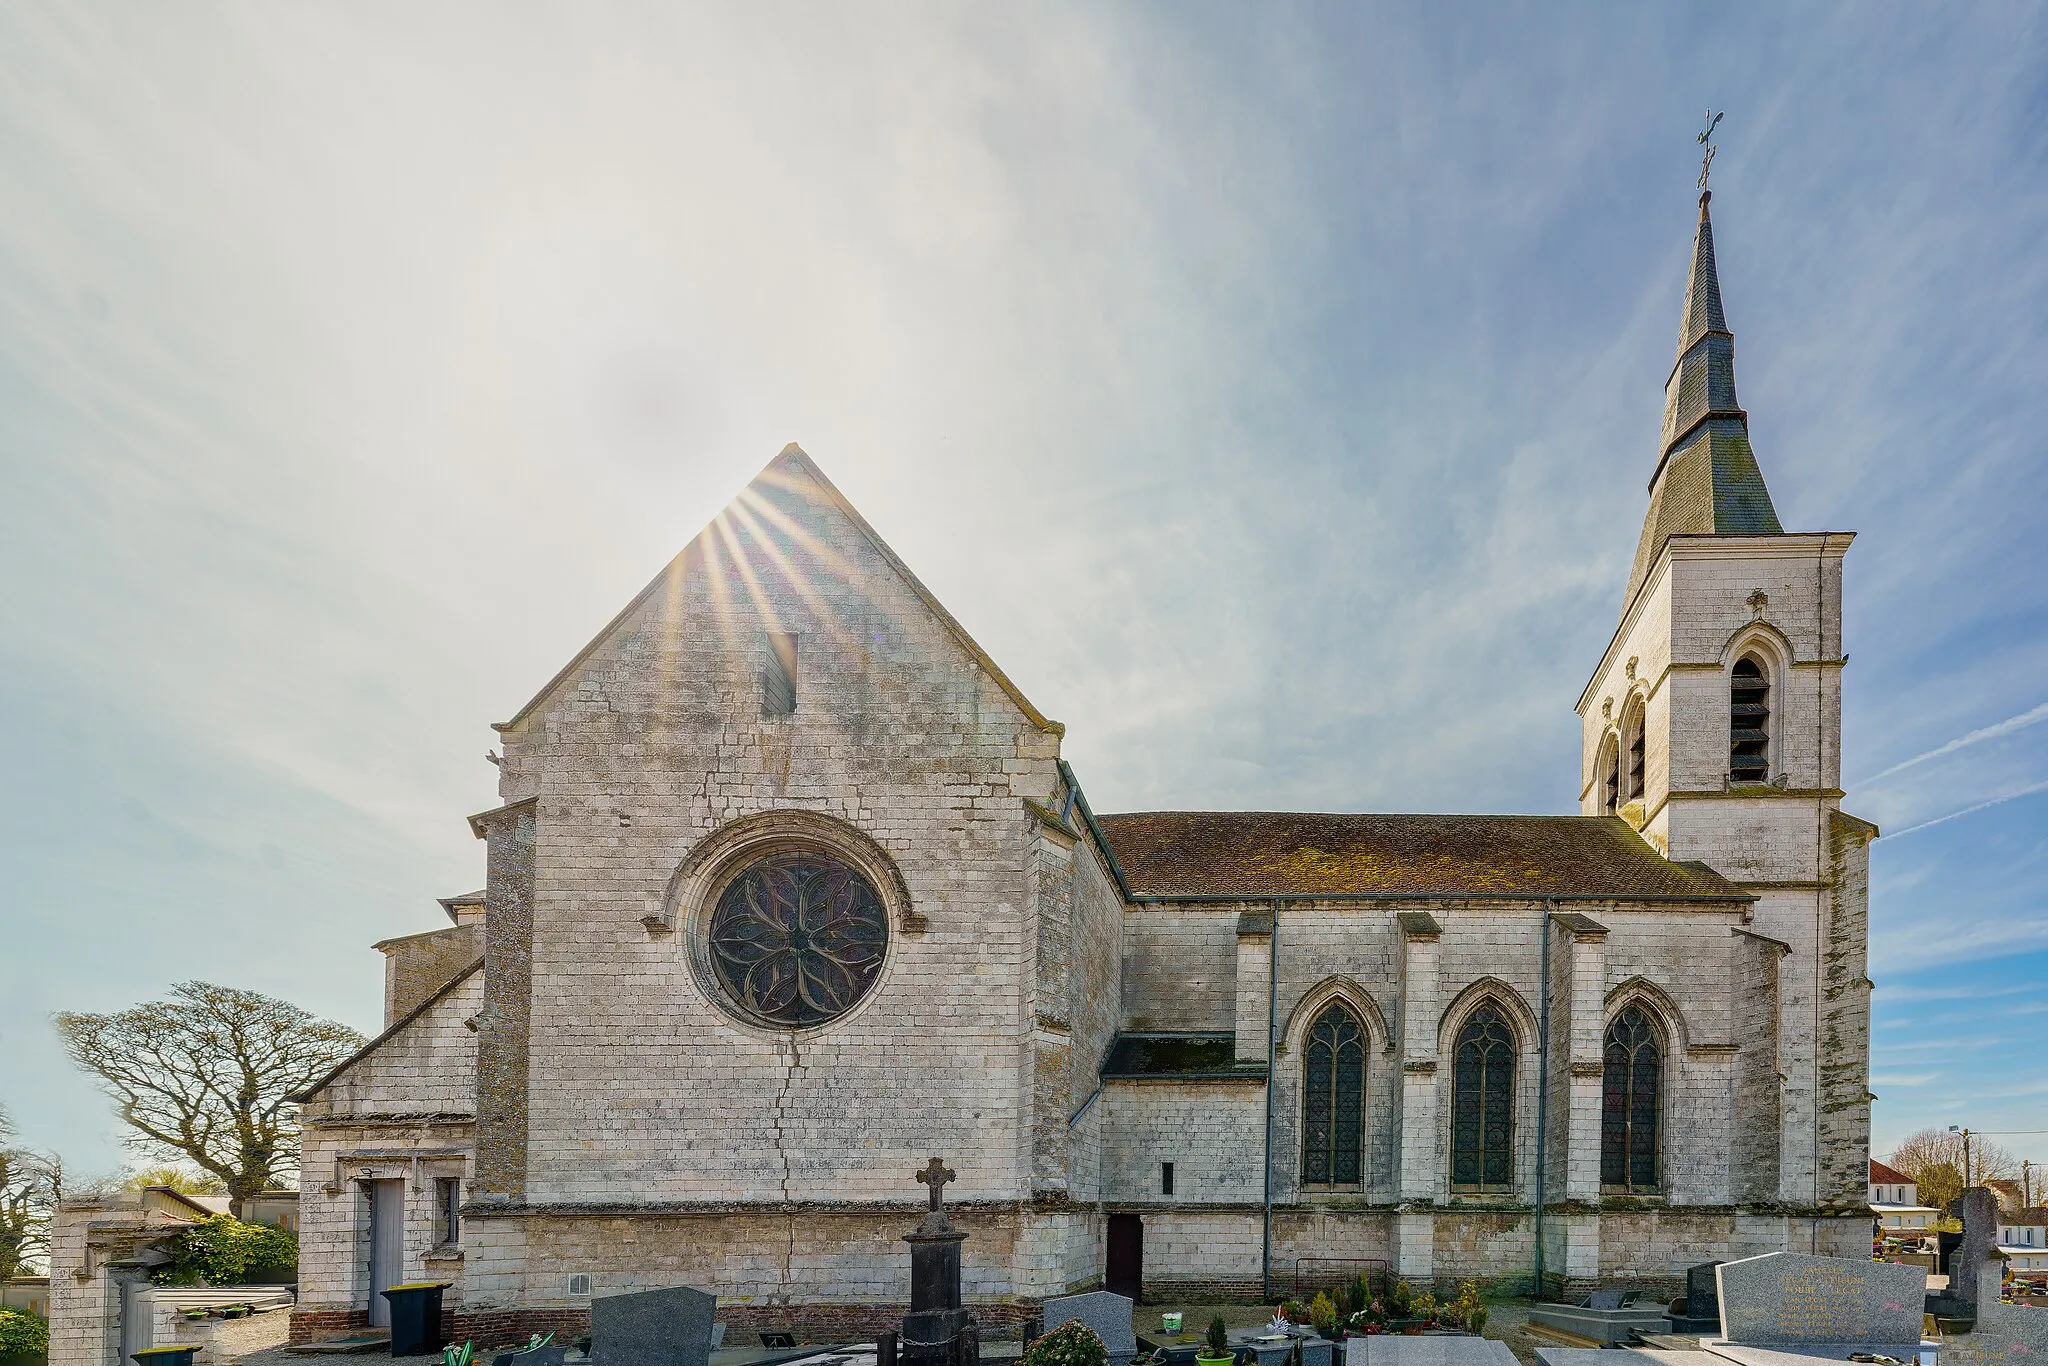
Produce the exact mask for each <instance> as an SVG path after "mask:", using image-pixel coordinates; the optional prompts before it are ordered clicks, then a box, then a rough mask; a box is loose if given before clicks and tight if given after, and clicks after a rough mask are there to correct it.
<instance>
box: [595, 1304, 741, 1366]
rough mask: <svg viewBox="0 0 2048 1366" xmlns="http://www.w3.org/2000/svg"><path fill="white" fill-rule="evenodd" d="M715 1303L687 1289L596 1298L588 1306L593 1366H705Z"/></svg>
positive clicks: (707, 1359) (707, 1358)
mask: <svg viewBox="0 0 2048 1366" xmlns="http://www.w3.org/2000/svg"><path fill="white" fill-rule="evenodd" d="M717 1309H718V1297H717V1296H716V1295H707V1294H706V1293H704V1292H703V1291H702V1290H692V1289H690V1288H689V1287H688V1286H683V1285H679V1286H672V1287H670V1288H669V1289H666V1290H641V1291H636V1292H633V1293H631V1294H625V1295H599V1296H598V1297H597V1298H596V1299H594V1300H592V1301H591V1302H590V1359H591V1361H592V1362H593V1363H595V1366H708V1363H709V1362H710V1360H711V1321H712V1316H713V1314H714V1313H716V1311H717Z"/></svg>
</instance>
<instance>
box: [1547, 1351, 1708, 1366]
mask: <svg viewBox="0 0 2048 1366" xmlns="http://www.w3.org/2000/svg"><path fill="white" fill-rule="evenodd" d="M1632 1359H1633V1360H1632ZM1536 1361H1537V1363H1538V1366H1728V1360H1727V1358H1726V1357H1717V1356H1715V1355H1714V1354H1713V1353H1712V1352H1687V1351H1645V1350H1644V1349H1643V1348H1641V1347H1538V1348H1537V1349H1536Z"/></svg>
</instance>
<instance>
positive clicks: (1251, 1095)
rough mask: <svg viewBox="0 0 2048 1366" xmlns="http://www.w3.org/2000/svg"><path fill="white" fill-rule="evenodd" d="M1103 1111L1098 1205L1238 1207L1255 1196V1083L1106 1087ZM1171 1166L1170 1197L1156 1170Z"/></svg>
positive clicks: (1258, 1190)
mask: <svg viewBox="0 0 2048 1366" xmlns="http://www.w3.org/2000/svg"><path fill="white" fill-rule="evenodd" d="M1096 1108H1097V1109H1098V1110H1101V1111H1102V1112H1103V1121H1102V1124H1103V1169H1104V1170H1103V1199H1105V1200H1108V1201H1112V1202H1145V1203H1158V1202H1165V1203H1171V1204H1177V1205H1203V1204H1217V1203H1226V1204H1227V1203H1241V1202H1243V1201H1247V1200H1258V1199H1259V1198H1260V1197H1261V1194H1262V1192H1263V1186H1262V1184H1261V1173H1260V1167H1259V1163H1260V1158H1261V1156H1262V1154H1263V1152H1264V1144H1263V1141H1262V1140H1263V1136H1264V1132H1265V1122H1266V1096H1265V1088H1264V1087H1263V1086H1261V1085H1259V1084H1258V1083H1256V1082H1252V1083H1250V1084H1247V1083H1245V1082H1242V1081H1175V1080H1147V1081H1126V1080H1118V1081H1112V1082H1110V1083H1109V1084H1108V1085H1107V1086H1106V1087H1105V1088H1104V1091H1103V1096H1102V1099H1101V1101H1099V1102H1098V1103H1097V1106H1096ZM1163 1162H1171V1163H1173V1194H1172V1195H1171V1196H1168V1195H1165V1194H1163V1193H1162V1192H1161V1190H1160V1170H1159V1169H1160V1164H1161V1163H1163Z"/></svg>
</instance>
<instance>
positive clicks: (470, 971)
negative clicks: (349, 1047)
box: [285, 958, 484, 1105]
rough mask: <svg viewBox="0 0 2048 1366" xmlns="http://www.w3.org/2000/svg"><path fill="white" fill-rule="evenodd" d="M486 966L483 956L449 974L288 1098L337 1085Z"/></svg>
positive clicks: (306, 1096) (308, 1095)
mask: <svg viewBox="0 0 2048 1366" xmlns="http://www.w3.org/2000/svg"><path fill="white" fill-rule="evenodd" d="M483 970H484V960H483V959H482V958H478V959H476V960H475V961H474V962H472V963H471V964H470V965H469V966H468V967H466V968H464V969H463V970H462V971H460V972H458V973H456V974H455V975H454V976H453V977H451V978H449V979H448V980H447V981H446V982H445V983H443V984H442V986H441V988H440V990H438V991H436V992H435V993H434V994H433V995H431V996H429V997H427V999H426V1000H424V1001H421V1002H420V1003H419V1004H418V1005H416V1006H414V1007H413V1008H412V1009H411V1010H409V1011H407V1012H406V1013H405V1014H403V1015H401V1016H399V1017H398V1018H397V1019H395V1020H393V1021H392V1022H391V1026H390V1028H388V1029H386V1030H385V1031H384V1032H383V1033H381V1034H379V1035H378V1036H377V1037H376V1038H374V1039H372V1040H370V1041H369V1042H368V1043H366V1044H364V1045H363V1046H362V1047H361V1048H359V1049H357V1050H356V1052H355V1054H354V1055H353V1056H352V1057H349V1058H346V1059H344V1060H343V1061H341V1062H339V1063H336V1064H335V1065H334V1067H333V1069H332V1070H331V1071H329V1072H328V1073H327V1075H326V1076H324V1077H322V1078H320V1080H318V1081H316V1082H314V1083H313V1084H312V1085H311V1086H308V1087H307V1088H306V1089H305V1090H303V1091H301V1092H299V1093H298V1094H297V1095H293V1096H287V1097H285V1099H287V1100H290V1101H293V1102H296V1103H298V1104H301V1105H303V1104H305V1103H306V1102H307V1101H309V1100H311V1099H313V1097H315V1096H317V1095H319V1094H320V1093H321V1092H322V1091H324V1090H326V1089H327V1088H328V1087H330V1086H332V1085H334V1083H335V1082H337V1081H340V1080H341V1078H342V1077H343V1076H345V1075H347V1074H348V1072H349V1071H350V1070H351V1069H353V1068H355V1067H357V1066H359V1065H360V1064H361V1063H362V1062H363V1061H364V1060H365V1059H367V1058H369V1057H370V1056H371V1055H373V1054H375V1053H376V1052H377V1050H378V1049H380V1048H382V1047H383V1046H384V1045H385V1044H387V1043H390V1042H391V1041H392V1040H393V1039H395V1038H397V1037H398V1036H399V1035H401V1034H403V1033H404V1032H405V1031H406V1030H407V1029H409V1028H411V1027H412V1025H413V1024H414V1023H415V1022H416V1021H418V1020H419V1019H420V1018H421V1017H422V1016H424V1015H425V1014H426V1013H427V1012H428V1011H430V1010H432V1009H433V1008H434V1007H435V1006H437V1005H439V1004H440V1003H441V1002H442V1001H443V1000H445V999H447V997H448V996H449V995H450V993H452V992H453V991H454V990H455V989H456V988H457V987H459V986H461V985H462V984H463V983H464V982H467V981H468V980H469V979H470V978H472V977H474V976H476V974H478V973H479V972H482V971H483Z"/></svg>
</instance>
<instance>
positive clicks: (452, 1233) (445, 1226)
mask: <svg viewBox="0 0 2048 1366" xmlns="http://www.w3.org/2000/svg"><path fill="white" fill-rule="evenodd" d="M434 1234H435V1237H434V1241H435V1242H436V1243H438V1244H440V1245H441V1246H442V1247H453V1246H455V1245H456V1244H457V1243H460V1242H461V1241H462V1182H461V1181H460V1180H459V1179H457V1178H455V1177H452V1176H444V1177H442V1178H441V1179H440V1180H438V1181H436V1182H435V1183H434Z"/></svg>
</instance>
